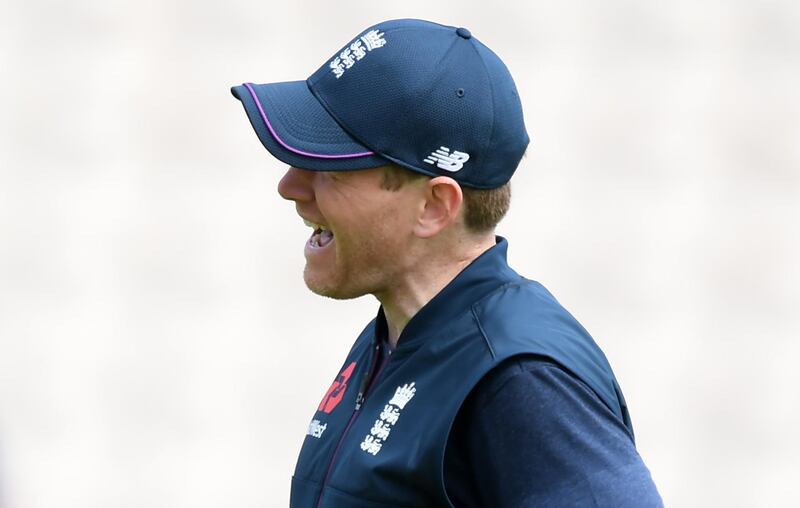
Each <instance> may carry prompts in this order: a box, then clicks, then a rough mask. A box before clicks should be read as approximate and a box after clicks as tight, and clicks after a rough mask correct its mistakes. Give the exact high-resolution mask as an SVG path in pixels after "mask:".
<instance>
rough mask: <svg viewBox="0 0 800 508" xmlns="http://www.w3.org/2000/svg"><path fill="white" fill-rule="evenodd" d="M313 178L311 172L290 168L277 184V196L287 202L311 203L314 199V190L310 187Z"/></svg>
mask: <svg viewBox="0 0 800 508" xmlns="http://www.w3.org/2000/svg"><path fill="white" fill-rule="evenodd" d="M313 178H314V172H313V171H309V170H307V169H300V168H296V167H294V166H292V167H290V168H289V170H288V171H286V174H285V175H283V178H281V181H280V182H278V194H280V195H281V197H282V198H283V199H288V200H289V201H296V202H297V201H312V200H313V199H314V189H313V187H312V185H311V182H312V179H313Z"/></svg>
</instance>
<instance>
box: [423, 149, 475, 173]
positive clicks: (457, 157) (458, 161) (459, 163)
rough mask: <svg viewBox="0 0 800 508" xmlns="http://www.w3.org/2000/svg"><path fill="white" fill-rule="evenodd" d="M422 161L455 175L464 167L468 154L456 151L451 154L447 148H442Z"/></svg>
mask: <svg viewBox="0 0 800 508" xmlns="http://www.w3.org/2000/svg"><path fill="white" fill-rule="evenodd" d="M422 160H423V161H425V162H427V163H428V164H435V165H436V167H437V168H440V169H444V170H445V171H450V172H452V173H455V172H456V171H458V170H460V169H461V168H463V167H464V163H465V162H467V161H468V160H469V154H468V153H464V152H459V151H458V150H453V152H452V153H451V152H450V149H449V148H447V147H446V146H442V147H439V149H438V150H435V151H434V152H433V153H432V154H430V155H429V156H427V157H425V158H424V159H422Z"/></svg>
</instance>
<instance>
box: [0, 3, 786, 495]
mask: <svg viewBox="0 0 800 508" xmlns="http://www.w3.org/2000/svg"><path fill="white" fill-rule="evenodd" d="M394 4H397V5H401V6H397V7H393V6H390V5H389V3H385V4H379V3H377V2H364V1H357V0H352V1H349V2H323V1H321V0H318V1H300V2H281V3H278V2H264V1H262V2H253V1H250V2H246V1H242V0H232V1H228V2H210V1H207V0H201V1H195V2H189V1H174V0H173V1H169V0H168V1H153V0H138V1H134V0H106V1H88V0H79V1H75V2H57V1H49V2H46V1H41V0H33V1H22V0H11V1H10V2H3V3H2V4H0V72H1V74H0V75H1V76H2V79H1V80H0V498H2V500H0V504H1V505H2V506H3V507H4V508H6V507H7V508H44V507H48V508H49V507H76V508H77V507H81V508H82V507H114V508H116V507H120V508H122V507H137V508H138V507H169V508H180V507H220V506H231V507H265V506H269V507H272V506H275V507H278V506H285V505H286V504H287V503H288V497H289V479H290V476H291V473H292V471H293V467H294V461H295V458H296V455H297V452H298V450H299V447H300V445H301V442H302V439H303V436H304V434H305V431H306V429H307V425H308V421H309V418H310V416H311V415H312V413H313V411H314V409H315V407H316V405H317V404H318V402H319V400H320V398H321V396H322V394H323V393H324V391H325V389H326V388H327V387H328V384H329V383H330V381H331V379H332V378H333V377H334V376H335V375H336V373H337V369H338V368H339V367H340V364H341V361H342V360H343V355H344V354H345V353H346V351H347V350H348V349H349V347H350V345H351V342H352V340H353V339H354V338H355V335H356V334H357V333H358V332H359V331H360V330H361V328H362V327H363V325H364V324H365V323H366V322H367V321H368V320H369V319H371V318H372V317H373V315H374V312H375V311H376V308H377V307H376V303H375V302H374V301H373V300H372V299H371V298H370V297H367V298H362V299H360V300H356V301H350V302H334V301H331V300H325V299H322V298H319V297H316V296H314V295H312V294H311V293H310V292H309V291H308V290H306V289H305V287H304V286H303V283H302V277H301V272H302V266H303V255H302V249H303V243H304V241H305V239H306V237H307V235H308V230H307V228H306V227H304V226H303V225H302V223H301V222H300V220H299V219H298V218H297V216H296V215H295V213H294V209H293V206H292V205H291V204H289V203H286V202H283V201H282V200H281V199H280V198H279V197H278V196H277V193H276V192H275V186H276V184H277V182H278V180H279V178H280V176H281V175H282V174H283V171H284V169H285V167H284V166H283V165H282V164H281V163H279V162H277V161H275V160H274V159H272V158H271V157H269V156H268V155H267V152H266V151H265V150H264V149H263V148H262V147H261V145H260V143H259V142H258V140H257V138H256V136H255V134H254V133H253V131H252V129H251V127H250V125H249V123H248V121H247V119H246V116H245V114H244V111H243V109H242V107H241V105H240V104H239V102H238V101H236V100H235V99H233V97H232V96H231V95H230V93H229V91H228V90H229V88H230V86H232V85H235V84H240V83H242V82H244V81H253V82H269V81H282V80H293V79H303V78H305V77H306V76H308V75H309V74H311V72H313V71H314V70H316V69H317V67H318V66H320V65H321V64H323V63H324V62H325V61H326V60H327V58H328V57H329V56H330V55H332V54H333V53H334V52H335V51H337V50H338V49H339V48H340V46H342V45H343V44H344V43H346V42H348V41H349V40H350V39H351V38H352V37H354V36H355V35H357V34H358V33H359V32H360V31H361V30H362V29H364V28H366V27H367V26H369V25H370V24H373V23H376V22H378V21H381V20H384V19H391V18H398V17H422V18H427V19H431V20H434V21H438V22H442V23H445V24H451V25H456V26H466V27H468V28H469V29H470V30H471V31H472V33H473V34H474V35H475V36H476V37H477V38H479V39H480V40H482V41H483V42H485V43H486V44H487V45H489V46H490V47H491V48H492V49H494V50H495V51H496V52H497V53H498V54H499V55H500V56H501V57H502V58H503V59H504V60H505V62H506V63H507V65H508V66H509V68H510V69H511V71H512V73H513V74H514V76H515V79H516V81H517V85H518V88H519V91H520V95H521V97H522V100H523V105H524V107H525V115H526V123H527V126H528V130H529V132H530V133H531V136H532V138H533V144H532V145H531V147H530V149H529V151H528V156H527V157H526V158H525V159H524V161H523V164H522V166H521V167H520V169H519V171H518V173H517V176H516V177H515V180H514V200H513V203H512V211H511V213H510V215H509V217H508V218H507V219H506V220H505V221H504V222H503V223H502V224H501V228H500V233H501V234H504V235H505V236H507V237H508V238H509V239H510V241H511V247H510V253H509V255H510V260H511V262H512V265H513V266H515V267H516V268H517V269H518V271H520V272H521V273H523V274H525V275H527V276H528V277H530V278H534V279H536V280H539V281H541V282H542V283H544V284H545V285H546V286H548V287H549V289H550V290H551V291H553V293H554V294H555V295H556V296H557V297H558V298H559V299H560V300H561V301H562V303H564V304H565V306H567V308H569V309H570V310H571V311H572V312H573V313H574V314H575V315H576V316H577V317H578V319H579V320H580V321H581V322H582V323H583V324H584V325H585V326H586V327H587V328H588V329H589V331H590V332H591V333H592V335H593V336H594V337H595V339H596V340H597V342H598V343H599V344H600V345H601V346H602V347H603V348H604V350H605V352H606V354H607V356H608V357H609V359H610V361H611V363H612V365H613V367H614V369H615V371H616V373H617V377H618V378H619V380H620V383H621V385H622V388H623V390H624V392H625V394H626V397H627V399H628V403H629V404H630V407H631V413H632V416H633V420H634V426H635V428H636V432H637V441H638V447H639V450H640V452H641V454H642V456H643V457H644V458H645V461H646V463H647V464H648V466H649V467H650V469H651V471H652V474H653V477H654V479H655V481H656V484H657V485H658V487H659V489H660V491H661V494H662V495H663V497H664V500H665V502H666V503H667V505H668V506H689V507H708V506H726V507H754V506H764V507H775V506H795V507H796V506H800V492H798V490H797V486H796V485H797V482H798V480H800V437H799V435H798V432H797V429H798V428H800V394H799V392H800V371H799V370H798V368H797V366H796V365H797V362H798V360H800V344H799V343H798V336H799V335H800V333H799V332H800V315H799V314H800V313H799V312H798V311H800V305H799V304H800V290H798V287H799V286H800V269H798V261H797V260H798V259H800V228H798V218H800V199H799V198H800V92H798V90H800V65H799V64H800V30H798V27H799V26H800V6H799V5H800V4H798V3H797V2H794V1H790V0H783V1H773V0H763V1H758V2H756V1H750V2H743V1H739V2H735V1H730V2H720V1H717V2H696V1H686V0H676V1H673V2H654V1H633V0H611V1H608V2H600V3H598V2H589V1H586V2H576V1H564V2H550V1H548V2H544V1H529V2H524V3H523V2H519V3H513V2H505V3H501V2H477V1H473V0H469V1H458V2H456V1H450V2H438V3H436V2H430V1H419V0H407V1H406V2H402V3H401V2H396V3H394Z"/></svg>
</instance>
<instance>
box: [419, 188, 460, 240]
mask: <svg viewBox="0 0 800 508" xmlns="http://www.w3.org/2000/svg"><path fill="white" fill-rule="evenodd" d="M463 201H464V195H463V194H462V193H461V186H460V185H458V183H457V182H456V181H455V180H453V179H452V178H450V177H447V176H437V177H435V178H431V179H430V180H428V181H427V182H426V185H425V189H424V202H423V203H422V209H421V211H420V214H419V216H418V217H417V222H416V224H415V225H414V234H415V235H416V236H418V237H419V238H431V237H433V236H436V235H437V234H439V233H440V232H441V231H442V230H443V229H445V228H446V227H447V226H449V225H450V224H452V223H453V222H455V220H456V218H457V217H458V212H459V210H461V203H462V202H463Z"/></svg>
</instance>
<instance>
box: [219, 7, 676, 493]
mask: <svg viewBox="0 0 800 508" xmlns="http://www.w3.org/2000/svg"><path fill="white" fill-rule="evenodd" d="M232 92H233V94H234V96H235V97H236V98H237V99H239V100H240V101H242V103H243V105H244V108H245V110H246V112H247V115H248V117H249V119H250V121H251V123H252V125H253V128H254V129H255V131H256V133H257V135H258V137H259V139H260V140H261V142H262V143H263V144H264V146H265V147H266V148H267V150H269V152H270V153H272V155H274V156H275V157H277V158H278V159H280V160H281V161H283V162H285V163H287V164H289V165H290V168H289V170H288V171H287V172H286V175H285V176H284V177H283V179H282V180H281V181H280V184H279V185H278V191H279V193H280V194H281V196H283V197H284V198H285V199H288V200H291V201H294V202H295V206H296V209H297V213H298V214H299V215H300V217H302V219H303V220H304V221H305V223H306V225H308V226H310V227H311V228H312V229H313V232H312V233H311V236H310V238H309V240H308V241H307V243H306V245H305V257H306V267H305V272H304V279H305V283H306V284H307V285H308V287H309V288H310V289H311V290H312V291H314V292H315V293H317V294H320V295H324V296H328V297H331V298H337V299H344V298H355V297H358V296H361V295H364V294H372V295H374V296H375V297H376V298H377V299H378V301H379V302H380V304H381V305H380V308H379V310H378V314H377V317H376V318H375V319H374V320H373V321H372V322H370V323H369V324H368V325H367V327H366V328H365V329H364V330H363V331H362V333H361V334H360V335H359V337H358V338H357V339H356V341H355V344H354V345H353V347H352V350H351V351H350V353H349V355H348V357H347V358H346V360H345V362H344V363H343V365H342V367H341V371H340V373H339V375H338V376H337V378H336V379H335V380H334V381H333V384H332V385H331V386H330V388H329V389H328V391H327V392H326V393H325V395H324V397H323V399H322V401H321V402H320V404H319V407H318V408H317V411H316V412H315V413H314V416H313V418H312V420H311V423H310V425H309V429H308V433H307V436H306V438H305V442H304V444H303V448H302V450H301V453H300V457H299V459H298V462H297V467H296V470H295V474H294V477H293V479H292V490H291V506H293V507H381V506H385V507H388V506H398V507H399V506H404V507H409V506H419V507H429V506H431V507H432V506H492V507H495V506H500V507H517V506H636V507H649V506H660V505H661V500H660V498H659V496H658V493H657V491H656V489H655V487H654V485H653V483H652V480H651V479H650V474H649V472H648V471H647V468H646V467H645V466H644V464H643V462H642V460H641V458H640V457H639V455H638V454H637V452H636V449H635V447H634V443H633V431H632V428H631V423H630V419H629V417H628V411H627V409H626V406H625V401H624V399H623V398H622V394H621V392H620V390H619V387H618V386H617V383H616V380H615V379H614V375H613V373H612V372H611V368H610V367H609V365H608V362H607V361H606V359H605V357H604V356H603V354H602V352H601V351H600V350H599V349H598V347H597V346H596V345H595V343H594V341H593V340H592V339H591V337H590V336H589V335H588V333H587V332H586V331H585V330H584V329H583V328H582V327H581V326H580V325H579V324H578V323H577V322H576V321H575V319H574V318H573V317H572V316H571V315H570V314H569V313H567V311H565V310H564V309H563V308H562V307H561V306H560V305H559V304H558V303H557V302H556V300H555V299H554V298H553V297H552V295H551V294H550V293H548V292H547V290H545V289H544V288H543V287H542V286H541V285H539V284H538V283H536V282H533V281H530V280H527V279H524V278H522V277H520V276H519V275H517V274H516V273H515V272H514V271H513V270H512V269H511V268H509V267H508V265H507V263H506V249H507V242H506V240H505V239H503V238H500V237H495V235H494V229H495V226H496V225H497V223H498V222H499V220H500V219H501V218H502V217H503V215H504V214H505V212H506V210H507V208H508V205H509V199H510V192H509V184H508V182H509V180H510V178H511V176H512V174H513V173H514V171H515V169H516V167H517V165H518V164H519V161H520V159H521V158H522V155H523V153H524V152H525V149H526V147H527V145H528V135H527V133H526V131H525V125H524V123H523V118H522V107H521V104H520V101H519V97H518V95H517V91H516V88H515V85H514V82H513V80H512V78H511V75H510V74H509V72H508V70H507V69H506V67H505V65H504V64H503V63H502V61H501V60H500V59H499V58H498V57H497V56H496V55H495V54H494V53H492V52H491V51H490V50H489V49H488V48H487V47H486V46H484V45H483V44H482V43H480V42H479V41H478V40H477V39H476V38H475V37H472V35H471V33H470V32H469V30H467V29H465V28H454V27H449V26H442V25H438V24H434V23H430V22H426V21H421V20H395V21H387V22H384V23H380V24H378V25H375V26H373V27H370V28H368V29H366V30H365V31H363V32H362V33H360V34H358V36H356V37H355V38H354V39H352V40H351V41H349V42H348V43H347V44H346V45H345V46H344V47H343V48H342V49H340V50H339V51H337V52H336V53H335V54H334V55H333V56H332V57H331V58H330V59H329V60H328V61H326V62H325V64H324V65H323V66H322V67H321V68H320V69H319V70H318V71H316V72H315V73H314V74H312V75H311V77H310V78H308V80H306V81H296V82H288V83H272V84H265V85H253V84H249V83H246V84H244V85H241V86H237V87H234V88H233V89H232ZM329 331H332V330H329ZM326 339H327V337H326Z"/></svg>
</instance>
